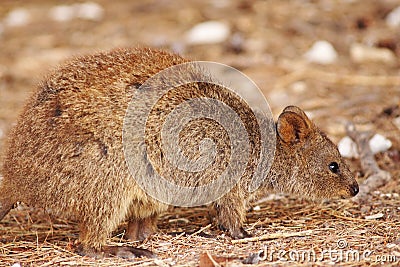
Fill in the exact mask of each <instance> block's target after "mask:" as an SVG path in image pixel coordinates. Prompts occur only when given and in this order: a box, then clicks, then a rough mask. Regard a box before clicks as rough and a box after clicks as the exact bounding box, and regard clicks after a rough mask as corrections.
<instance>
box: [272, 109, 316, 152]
mask: <svg viewBox="0 0 400 267" xmlns="http://www.w3.org/2000/svg"><path fill="white" fill-rule="evenodd" d="M276 128H277V132H278V135H279V137H280V138H281V139H282V140H283V141H284V142H285V143H292V144H295V143H301V142H303V141H305V139H306V138H307V137H308V136H309V134H310V133H311V129H312V122H311V121H310V119H309V118H308V117H307V115H306V114H305V113H304V111H303V110H301V109H300V108H298V107H295V106H288V107H286V108H285V109H284V110H283V112H282V113H281V115H279V118H278V122H277V125H276Z"/></svg>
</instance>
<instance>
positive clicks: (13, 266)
mask: <svg viewBox="0 0 400 267" xmlns="http://www.w3.org/2000/svg"><path fill="white" fill-rule="evenodd" d="M11 267H21V264H19V263H14V264H13V265H11Z"/></svg>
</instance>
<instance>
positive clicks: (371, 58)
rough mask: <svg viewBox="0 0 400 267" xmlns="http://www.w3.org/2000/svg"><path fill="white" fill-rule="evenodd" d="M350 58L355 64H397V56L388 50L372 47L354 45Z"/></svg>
mask: <svg viewBox="0 0 400 267" xmlns="http://www.w3.org/2000/svg"><path fill="white" fill-rule="evenodd" d="M350 57H351V59H352V60H353V61H354V62H357V63H364V62H383V63H389V64H394V63H396V61H397V60H396V55H395V54H394V53H393V52H392V51H391V50H390V49H388V48H378V47H370V46H366V45H363V44H358V43H354V44H352V45H351V46H350Z"/></svg>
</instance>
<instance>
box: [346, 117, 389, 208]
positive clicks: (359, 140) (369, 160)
mask: <svg viewBox="0 0 400 267" xmlns="http://www.w3.org/2000/svg"><path fill="white" fill-rule="evenodd" d="M346 131H347V134H348V135H349V136H350V138H351V139H353V140H354V142H356V144H357V148H358V153H359V154H360V162H361V169H362V170H363V172H364V173H365V174H366V175H367V176H368V178H367V179H366V180H365V181H364V182H363V183H362V184H361V185H360V191H359V193H358V195H357V196H356V197H354V198H353V200H354V201H356V202H363V201H365V200H366V199H367V198H368V196H369V192H371V191H372V190H375V189H376V188H378V187H380V186H383V185H384V184H386V183H387V182H388V181H389V180H390V179H391V178H392V177H391V175H390V173H389V172H387V171H384V170H382V169H381V168H379V166H378V164H377V163H376V160H375V157H374V154H373V153H372V151H371V149H370V147H369V138H370V137H371V133H370V132H358V131H357V130H356V127H355V126H354V124H353V123H348V124H347V125H346Z"/></svg>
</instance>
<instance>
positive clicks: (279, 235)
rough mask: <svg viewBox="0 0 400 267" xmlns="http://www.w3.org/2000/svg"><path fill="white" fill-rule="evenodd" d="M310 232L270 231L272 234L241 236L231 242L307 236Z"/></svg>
mask: <svg viewBox="0 0 400 267" xmlns="http://www.w3.org/2000/svg"><path fill="white" fill-rule="evenodd" d="M311 234H312V230H306V231H301V232H293V233H272V234H266V235H262V236H255V237H249V238H243V239H238V240H232V243H233V244H238V243H248V242H254V241H264V240H270V239H278V238H288V237H294V236H307V235H311Z"/></svg>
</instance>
